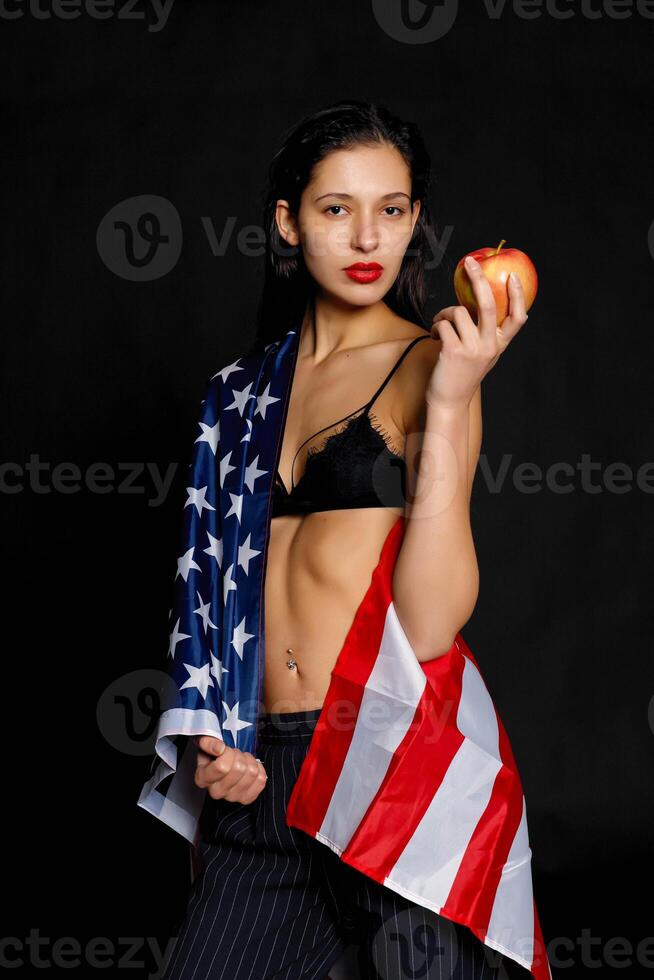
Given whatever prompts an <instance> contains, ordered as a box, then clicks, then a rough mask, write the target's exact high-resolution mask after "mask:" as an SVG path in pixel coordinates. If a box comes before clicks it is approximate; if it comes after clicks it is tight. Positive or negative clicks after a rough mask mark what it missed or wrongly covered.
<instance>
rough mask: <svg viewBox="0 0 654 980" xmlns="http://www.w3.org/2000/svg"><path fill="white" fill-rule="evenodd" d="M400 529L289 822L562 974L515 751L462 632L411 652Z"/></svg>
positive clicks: (536, 964)
mask: <svg viewBox="0 0 654 980" xmlns="http://www.w3.org/2000/svg"><path fill="white" fill-rule="evenodd" d="M403 534H404V517H400V518H399V519H398V521H397V522H396V524H395V525H394V526H393V528H392V529H391V531H390V532H389V535H388V537H387V539H386V541H385V543H384V547H383V549H382V552H381V556H380V560H379V563H378V565H377V567H376V568H375V570H374V572H373V575H372V579H371V583H370V587H369V588H368V591H367V592H366V595H365V596H364V598H363V600H362V602H361V604H360V606H359V608H358V610H357V612H356V614H355V617H354V620H353V622H352V625H351V627H350V630H349V632H348V635H347V637H346V640H345V643H344V644H343V648H342V650H341V652H340V654H339V657H338V660H337V662H336V665H335V667H334V670H333V671H332V680H331V683H330V686H329V690H328V692H327V696H326V698H325V702H324V705H323V709H322V712H321V715H320V718H319V720H318V724H317V726H316V729H315V732H314V735H313V737H312V740H311V744H310V747H309V751H308V753H307V755H306V757H305V759H304V762H303V764H302V767H301V769H300V774H299V777H298V780H297V782H296V784H295V786H294V788H293V792H292V794H291V798H290V801H289V805H288V808H287V813H286V821H287V823H288V824H289V826H292V827H297V828H298V829H300V830H303V831H304V832H305V833H307V834H310V835H311V836H312V837H315V838H316V839H317V840H319V841H321V842H322V843H324V844H326V845H327V846H329V847H330V848H331V849H332V850H333V851H335V852H336V853H337V854H338V855H339V856H340V857H341V859H342V860H343V861H345V862H346V863H347V864H349V865H351V866H352V867H354V868H357V869H358V870H359V871H361V872H362V873H363V874H366V875H368V876H369V877H370V878H372V879H374V880H375V881H378V882H380V883H381V884H383V885H385V886H386V887H388V888H390V889H391V890H392V891H395V892H397V893H398V894H400V895H403V896H404V897H406V898H408V899H409V900H410V901H413V902H416V903H417V904H419V905H423V906H425V907H426V908H429V909H432V910H433V911H435V912H437V913H439V914H440V915H442V916H444V917H446V918H448V919H451V920H452V921H454V922H458V923H460V924H462V925H464V926H467V927H468V928H469V929H471V930H472V932H473V933H474V934H475V935H476V936H477V937H478V938H479V939H480V940H481V941H482V942H483V943H485V944H486V945H488V946H490V947H492V948H493V949H495V950H498V951H499V952H501V953H503V954H505V955H506V956H508V957H510V958H512V959H514V960H515V961H516V962H518V963H519V964H520V965H521V966H523V967H525V968H526V969H528V970H530V972H531V973H532V975H533V977H534V978H535V980H551V977H552V974H551V971H550V967H549V963H548V961H547V956H546V951H545V944H544V942H543V936H542V933H541V929H540V923H539V920H538V913H537V910H536V904H535V901H534V896H533V889H532V877H531V849H530V847H529V836H528V830H527V816H526V807H525V798H524V794H523V790H522V785H521V782H520V776H519V774H518V770H517V768H516V764H515V760H514V758H513V753H512V751H511V746H510V744H509V740H508V737H507V734H506V731H505V729H504V726H503V724H502V721H501V719H500V717H499V715H498V713H497V710H496V708H495V705H494V704H493V701H492V698H491V696H490V694H489V692H488V690H487V688H486V685H485V683H484V681H483V678H482V676H481V673H480V671H479V667H478V664H477V662H476V660H475V658H474V656H473V654H472V652H471V651H470V649H469V647H468V646H467V644H466V643H465V641H464V640H463V637H462V636H461V635H460V634H457V637H456V640H455V642H454V644H453V646H452V648H451V649H450V650H449V651H448V653H447V654H445V655H444V656H442V657H437V658H436V659H434V660H431V661H426V662H422V663H421V662H420V661H418V659H417V658H416V656H415V654H414V653H413V650H412V649H411V646H410V644H409V641H408V639H407V637H406V634H405V633H404V630H403V629H402V626H401V624H400V622H399V619H398V617H397V614H396V611H395V607H394V605H393V601H392V593H391V583H392V575H393V568H394V566H395V560H396V558H397V554H398V552H399V548H400V544H401V542H402V537H403Z"/></svg>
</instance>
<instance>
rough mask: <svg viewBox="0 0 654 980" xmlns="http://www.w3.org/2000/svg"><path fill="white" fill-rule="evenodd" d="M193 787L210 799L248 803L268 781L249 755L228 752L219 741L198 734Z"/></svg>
mask: <svg viewBox="0 0 654 980" xmlns="http://www.w3.org/2000/svg"><path fill="white" fill-rule="evenodd" d="M195 744H196V745H197V747H198V763H197V768H196V770H195V785H196V786H199V787H200V788H201V789H207V790H208V791H209V796H210V797H211V798H212V799H214V800H229V802H230V803H252V801H253V800H256V798H257V796H258V795H259V793H260V792H261V790H262V789H263V788H264V786H265V785H266V782H267V781H268V776H267V774H266V770H265V769H264V767H263V764H262V763H261V762H259V761H258V760H257V759H255V758H254V756H253V755H252V753H251V752H241V750H240V749H230V748H229V746H227V745H225V743H224V742H223V741H222V739H220V738H213V737H212V736H211V735H198V736H196V738H195Z"/></svg>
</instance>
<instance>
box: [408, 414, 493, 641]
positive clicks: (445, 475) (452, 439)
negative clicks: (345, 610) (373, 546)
mask: <svg viewBox="0 0 654 980" xmlns="http://www.w3.org/2000/svg"><path fill="white" fill-rule="evenodd" d="M469 415H470V412H469V406H468V405H466V404H464V405H462V406H461V405H456V406H443V405H442V404H440V403H437V404H429V403H428V404H427V409H426V421H425V426H424V432H420V433H418V432H416V433H410V434H409V435H408V436H407V442H406V461H407V502H406V507H405V517H406V524H405V532H404V538H403V541H402V545H401V548H400V551H399V554H398V556H397V560H396V565H395V569H394V573H393V602H394V605H395V609H396V612H397V615H398V618H399V620H400V623H401V624H402V628H403V629H404V631H405V633H406V635H407V638H408V640H409V642H410V643H411V646H412V648H413V650H414V651H415V653H416V656H417V657H418V659H419V660H429V659H431V658H433V657H436V656H439V655H442V654H444V653H447V651H448V650H449V649H450V648H451V646H452V643H453V642H454V637H455V635H456V633H457V632H458V630H460V629H461V628H462V626H463V625H464V624H465V623H466V622H467V621H468V619H469V618H470V616H471V615H472V612H473V609H474V607H475V604H476V602H477V596H478V593H479V568H478V564H477V556H476V553H475V547H474V541H473V537H472V529H471V526H470V491H471V482H472V479H473V477H474V470H475V466H476V463H477V455H478V453H477V452H476V451H475V452H473V454H472V457H471V452H470V422H469Z"/></svg>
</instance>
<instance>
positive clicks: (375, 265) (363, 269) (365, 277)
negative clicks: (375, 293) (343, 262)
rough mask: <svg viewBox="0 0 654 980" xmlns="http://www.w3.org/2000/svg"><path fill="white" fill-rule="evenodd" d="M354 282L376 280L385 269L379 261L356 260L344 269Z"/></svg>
mask: <svg viewBox="0 0 654 980" xmlns="http://www.w3.org/2000/svg"><path fill="white" fill-rule="evenodd" d="M343 271H344V272H345V273H346V274H347V275H348V276H349V277H350V279H353V280H354V282H363V283H365V282H374V281H375V279H379V277H380V276H381V274H382V272H383V271H384V267H383V265H380V264H379V262H354V263H353V264H352V265H348V266H347V267H346V268H345V269H344V270H343Z"/></svg>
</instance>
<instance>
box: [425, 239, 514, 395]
mask: <svg viewBox="0 0 654 980" xmlns="http://www.w3.org/2000/svg"><path fill="white" fill-rule="evenodd" d="M465 267H466V272H467V273H468V277H469V279H470V282H471V284H472V290H473V292H474V296H475V300H476V302H477V309H478V311H479V317H478V319H479V322H478V323H475V322H474V320H473V319H472V317H471V316H470V314H469V313H468V311H467V309H466V308H465V306H447V307H445V309H443V310H440V311H439V312H438V313H437V314H436V316H435V317H434V319H433V321H432V336H433V337H436V338H438V339H440V340H441V341H442V343H443V346H442V348H441V351H440V354H439V356H438V360H437V362H436V366H435V367H434V370H433V372H432V375H431V378H430V379H429V384H428V385H427V392H426V397H427V401H428V402H430V403H439V404H443V405H460V404H469V403H470V401H471V399H472V396H473V395H474V393H475V391H476V389H477V387H478V386H479V383H480V381H481V380H482V378H483V377H484V376H485V375H486V374H488V372H489V371H490V369H491V368H492V367H493V365H494V364H495V363H496V361H497V360H498V359H499V357H500V355H501V354H503V353H504V351H505V350H506V348H507V347H508V345H509V344H510V342H511V341H512V340H513V338H514V337H515V336H516V334H517V333H518V331H519V330H520V328H521V327H522V326H523V325H524V324H525V323H526V321H527V311H526V309H525V298H524V294H523V291H522V285H521V283H520V280H519V279H518V278H515V279H513V278H512V277H511V276H509V279H508V289H509V312H508V316H507V317H506V318H505V319H504V320H503V321H502V323H501V324H500V326H498V325H497V313H496V305H495V297H494V296H493V291H492V289H491V287H490V283H489V282H488V279H487V278H486V276H485V275H484V273H483V271H482V268H481V266H480V265H479V263H478V262H477V261H476V260H475V259H473V258H472V257H471V256H468V258H467V259H466V262H465ZM455 328H456V329H455Z"/></svg>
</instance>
